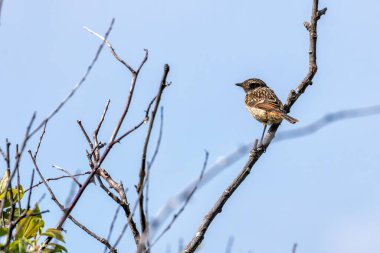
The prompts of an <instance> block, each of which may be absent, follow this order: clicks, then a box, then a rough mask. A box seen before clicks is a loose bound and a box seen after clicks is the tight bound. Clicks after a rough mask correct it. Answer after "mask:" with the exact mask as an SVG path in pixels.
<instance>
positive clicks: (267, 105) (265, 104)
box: [255, 101, 284, 113]
mask: <svg viewBox="0 0 380 253" xmlns="http://www.w3.org/2000/svg"><path fill="white" fill-rule="evenodd" d="M255 107H257V108H259V109H263V110H265V111H268V112H271V111H272V112H273V111H275V112H279V113H284V111H283V110H282V108H280V107H279V105H278V103H275V102H272V101H259V102H257V103H256V104H255Z"/></svg>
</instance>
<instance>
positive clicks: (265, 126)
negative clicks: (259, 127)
mask: <svg viewBox="0 0 380 253" xmlns="http://www.w3.org/2000/svg"><path fill="white" fill-rule="evenodd" d="M263 125H264V131H263V134H262V135H261V140H260V145H261V146H263V145H264V144H263V139H264V134H265V130H267V123H263Z"/></svg>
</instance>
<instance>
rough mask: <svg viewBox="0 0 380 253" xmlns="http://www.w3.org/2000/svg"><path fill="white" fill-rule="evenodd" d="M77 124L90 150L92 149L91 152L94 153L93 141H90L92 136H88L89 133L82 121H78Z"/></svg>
mask: <svg viewBox="0 0 380 253" xmlns="http://www.w3.org/2000/svg"><path fill="white" fill-rule="evenodd" d="M77 123H78V125H79V127H80V129H81V130H82V133H83V135H84V137H85V138H86V140H87V142H88V145H89V146H90V148H91V152H93V150H94V145H93V144H92V142H91V140H90V136H88V134H87V132H86V129H84V126H83V124H82V121H80V120H77Z"/></svg>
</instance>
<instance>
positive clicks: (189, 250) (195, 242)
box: [183, 0, 320, 253]
mask: <svg viewBox="0 0 380 253" xmlns="http://www.w3.org/2000/svg"><path fill="white" fill-rule="evenodd" d="M319 13H320V12H319V11H318V0H313V8H312V15H311V21H310V24H309V26H308V31H309V40H310V50H309V71H308V73H307V74H306V76H305V78H304V79H303V81H302V82H301V84H300V85H299V86H298V88H297V91H294V90H292V91H291V92H290V94H289V97H288V100H287V102H286V104H285V108H286V111H287V112H289V111H290V108H291V107H292V105H293V104H294V103H295V102H296V101H297V99H298V98H299V97H300V96H301V95H302V93H303V92H304V91H305V90H306V88H307V87H308V86H309V85H310V84H311V82H312V79H313V77H314V75H315V74H316V72H317V62H316V59H317V57H316V42H317V22H318V19H319V18H320V16H319ZM279 126H280V124H274V125H272V126H271V127H270V129H269V131H268V133H267V134H266V136H265V139H264V142H263V145H262V146H261V147H259V148H257V149H252V150H251V152H250V156H249V159H248V161H247V163H246V164H245V166H244V167H243V169H242V171H241V172H240V173H239V175H238V176H237V177H236V178H235V180H233V182H232V183H231V184H230V185H229V186H228V187H227V188H226V190H224V192H223V193H222V195H221V196H220V197H219V199H218V201H217V202H216V203H215V205H214V206H213V207H212V208H211V210H210V211H209V212H208V213H207V215H206V216H205V217H204V219H203V221H202V223H201V225H200V226H199V228H198V231H197V232H196V234H195V236H194V237H193V238H192V239H191V241H190V242H189V243H188V244H187V246H186V248H185V250H184V251H183V253H193V252H194V251H195V250H196V249H197V248H198V246H199V245H200V244H201V242H202V241H203V239H204V236H205V234H206V232H207V230H208V228H209V226H210V224H211V223H212V221H213V220H214V219H215V217H216V216H217V215H218V214H219V213H220V212H221V211H222V208H223V206H224V204H225V203H226V202H227V201H228V199H229V198H230V197H231V195H232V194H233V193H234V192H235V191H236V189H237V188H238V187H239V186H240V184H241V183H242V182H243V181H244V180H245V178H246V177H247V176H248V175H249V173H250V172H251V170H252V167H253V165H254V164H255V163H256V162H257V161H258V160H259V158H260V157H261V155H262V154H263V153H264V152H265V150H266V149H267V148H268V146H269V145H270V143H271V141H272V139H273V138H274V136H275V133H276V132H277V129H278V127H279Z"/></svg>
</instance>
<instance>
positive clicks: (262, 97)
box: [236, 78, 298, 125]
mask: <svg viewBox="0 0 380 253" xmlns="http://www.w3.org/2000/svg"><path fill="white" fill-rule="evenodd" d="M236 85H238V86H240V87H242V88H243V89H244V91H245V92H246V96H245V106H246V108H247V109H248V111H249V112H250V113H251V115H252V116H253V117H254V118H255V119H256V120H258V121H260V122H261V123H263V124H264V125H267V124H278V123H280V122H281V121H282V120H283V119H285V120H287V121H289V122H290V123H292V124H294V123H296V122H298V120H297V119H295V118H293V117H290V116H289V115H287V114H286V112H285V111H284V106H283V104H282V103H281V100H280V99H279V98H278V97H277V96H276V94H275V93H274V91H273V90H272V89H270V88H269V87H268V86H267V85H266V84H265V83H264V82H263V81H262V80H260V79H257V78H252V79H248V80H246V81H244V82H243V83H239V84H236Z"/></svg>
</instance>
